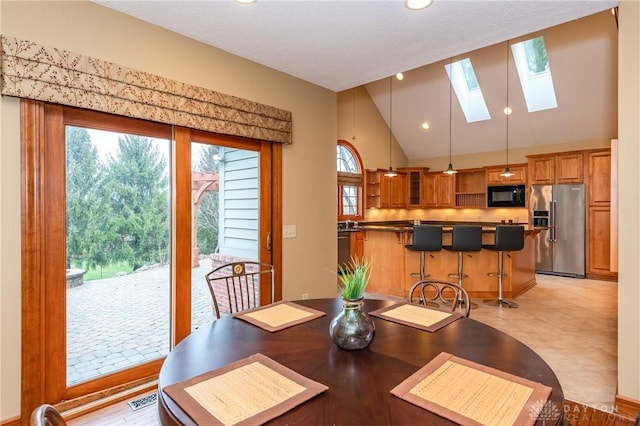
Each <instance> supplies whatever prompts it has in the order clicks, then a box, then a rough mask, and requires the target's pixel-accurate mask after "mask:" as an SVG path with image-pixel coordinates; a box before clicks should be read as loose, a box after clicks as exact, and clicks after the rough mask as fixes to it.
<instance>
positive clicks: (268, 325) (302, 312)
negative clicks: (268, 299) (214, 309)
mask: <svg viewBox="0 0 640 426" xmlns="http://www.w3.org/2000/svg"><path fill="white" fill-rule="evenodd" d="M324 315H326V314H325V313H324V312H322V311H318V310H316V309H312V308H308V307H306V306H302V305H298V304H297V303H293V302H276V303H272V304H270V305H266V306H261V307H259V308H255V309H251V310H248V311H242V312H238V313H235V314H233V316H234V317H236V318H240V319H241V320H244V321H247V322H249V323H251V324H253V325H256V326H258V327H260V328H263V329H265V330H267V331H270V332H272V333H273V332H275V331H280V330H283V329H285V328H288V327H292V326H294V325H298V324H302V323H304V322H307V321H311V320H314V319H316V318H320V317H322V316H324Z"/></svg>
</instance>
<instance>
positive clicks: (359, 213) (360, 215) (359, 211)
mask: <svg viewBox="0 0 640 426" xmlns="http://www.w3.org/2000/svg"><path fill="white" fill-rule="evenodd" d="M339 146H341V147H343V148H345V149H347V150H348V151H349V152H350V153H351V155H352V156H353V158H354V159H355V161H356V166H357V167H358V172H359V174H360V183H359V184H353V183H346V182H341V179H340V177H339V176H338V179H337V185H338V193H337V198H338V200H337V202H338V212H337V214H338V221H343V220H362V219H364V195H363V194H364V166H363V164H362V159H361V158H360V154H359V153H358V150H357V149H356V147H355V146H353V145H352V144H351V143H349V142H347V141H345V140H342V139H338V143H337V144H336V147H339ZM336 154H337V153H336ZM336 160H337V158H336ZM336 173H338V171H337V170H336ZM348 186H353V187H356V190H357V194H356V214H355V215H345V214H343V207H344V203H343V198H342V192H343V188H344V187H348Z"/></svg>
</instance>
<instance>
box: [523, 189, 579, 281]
mask: <svg viewBox="0 0 640 426" xmlns="http://www.w3.org/2000/svg"><path fill="white" fill-rule="evenodd" d="M585 192H586V190H585V186H584V184H582V183H576V184H559V185H532V187H531V196H530V203H529V206H530V208H531V212H532V224H533V227H534V229H539V230H540V233H539V234H538V235H537V236H536V250H535V251H536V272H539V273H543V274H552V275H562V276H568V277H580V278H584V277H585V276H586V269H585V263H586V261H585V238H586V237H585V235H586V209H585V202H586V201H585V199H586V196H585Z"/></svg>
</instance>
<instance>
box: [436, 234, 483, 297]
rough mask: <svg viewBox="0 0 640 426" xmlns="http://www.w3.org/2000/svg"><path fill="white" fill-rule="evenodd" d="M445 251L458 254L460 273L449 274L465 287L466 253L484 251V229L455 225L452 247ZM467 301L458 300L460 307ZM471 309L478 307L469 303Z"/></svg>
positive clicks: (447, 247)
mask: <svg viewBox="0 0 640 426" xmlns="http://www.w3.org/2000/svg"><path fill="white" fill-rule="evenodd" d="M442 248H443V249H445V250H449V251H457V252H458V272H454V273H451V274H449V275H448V276H449V277H450V278H457V279H458V285H459V286H460V287H463V285H462V279H463V278H465V277H468V275H465V274H464V269H463V266H464V265H463V259H464V253H470V252H475V251H480V250H482V227H481V226H473V225H454V226H453V231H452V233H451V245H450V246H442ZM464 304H465V301H464V300H463V299H462V298H458V306H460V307H462V306H463V305H464ZM469 305H470V307H471V308H473V309H475V308H477V307H478V305H476V304H475V303H471V302H469Z"/></svg>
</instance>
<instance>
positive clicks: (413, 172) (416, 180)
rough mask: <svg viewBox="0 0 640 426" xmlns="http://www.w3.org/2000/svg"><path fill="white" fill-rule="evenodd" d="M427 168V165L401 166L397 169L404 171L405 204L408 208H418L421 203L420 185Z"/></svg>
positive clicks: (421, 192) (420, 206)
mask: <svg viewBox="0 0 640 426" xmlns="http://www.w3.org/2000/svg"><path fill="white" fill-rule="evenodd" d="M428 170H429V168H427V167H416V168H409V167H402V168H400V167H399V168H398V171H400V172H403V173H406V178H405V194H406V200H405V205H406V207H407V208H409V209H419V208H422V205H423V198H424V197H423V191H422V185H423V181H424V175H425V173H427V171H428Z"/></svg>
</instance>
